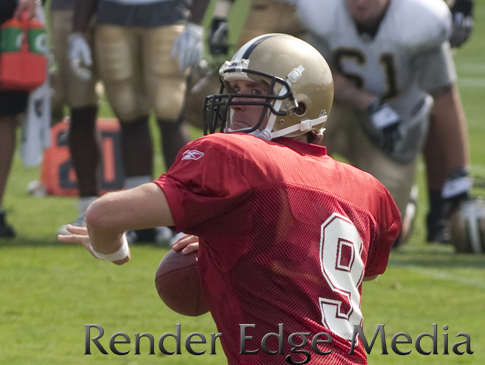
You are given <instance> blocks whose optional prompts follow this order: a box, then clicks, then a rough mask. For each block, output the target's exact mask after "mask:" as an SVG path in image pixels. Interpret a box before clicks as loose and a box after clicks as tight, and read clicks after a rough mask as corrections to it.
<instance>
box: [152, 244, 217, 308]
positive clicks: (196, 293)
mask: <svg viewBox="0 0 485 365" xmlns="http://www.w3.org/2000/svg"><path fill="white" fill-rule="evenodd" d="M155 286H156V288H157V292H158V295H159V296H160V298H161V299H162V301H163V302H164V303H165V304H166V305H167V307H169V308H170V309H172V310H173V311H175V312H177V313H180V314H183V315H185V316H191V317H196V316H200V315H202V314H205V313H207V312H208V311H209V307H208V305H207V302H206V300H205V298H204V296H203V294H202V288H201V286H200V281H199V271H198V268H197V252H193V253H191V254H188V255H184V254H183V253H182V252H181V251H179V252H177V251H174V250H170V251H169V252H168V253H167V254H166V255H165V256H164V257H163V259H162V261H160V264H159V265H158V269H157V273H156V275H155Z"/></svg>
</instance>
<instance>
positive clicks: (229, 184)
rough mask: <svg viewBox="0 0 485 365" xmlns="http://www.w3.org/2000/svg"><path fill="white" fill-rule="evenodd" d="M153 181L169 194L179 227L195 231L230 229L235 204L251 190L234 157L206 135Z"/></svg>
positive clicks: (179, 229) (187, 148)
mask: <svg viewBox="0 0 485 365" xmlns="http://www.w3.org/2000/svg"><path fill="white" fill-rule="evenodd" d="M154 183H155V184H157V185H158V186H159V187H160V188H161V189H162V190H163V192H164V194H165V196H166V197H167V201H168V204H169V206H170V210H171V212H172V216H173V219H174V222H175V228H176V230H177V231H183V232H185V233H190V234H195V235H200V234H201V233H206V232H207V230H210V229H211V227H213V228H214V229H213V231H214V232H215V231H219V232H221V231H222V229H223V228H222V227H226V228H228V229H230V228H231V227H227V226H228V224H229V225H231V224H234V223H233V222H236V221H237V220H235V219H231V216H232V214H233V213H232V212H233V208H234V207H235V206H237V205H240V204H241V202H243V201H245V200H246V198H247V196H248V194H250V192H251V186H250V184H249V183H248V182H247V181H246V179H245V178H244V176H243V174H242V173H241V171H240V170H239V169H238V167H237V163H235V161H234V157H233V156H230V154H229V155H228V152H227V150H226V151H225V152H221V150H220V149H218V148H217V144H213V143H209V142H208V141H207V140H206V139H203V138H202V139H199V140H197V141H195V142H191V143H189V144H188V145H187V146H186V147H185V148H184V149H183V150H182V151H181V152H180V153H179V154H178V156H177V159H176V161H175V163H174V164H173V165H172V167H171V168H170V169H169V170H168V172H167V173H166V174H164V175H162V176H161V177H160V178H159V179H158V180H156V181H154Z"/></svg>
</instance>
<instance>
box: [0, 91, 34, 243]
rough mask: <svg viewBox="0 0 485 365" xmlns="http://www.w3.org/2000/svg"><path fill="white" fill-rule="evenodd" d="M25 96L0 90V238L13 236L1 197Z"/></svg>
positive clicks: (24, 104)
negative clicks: (18, 116) (18, 117)
mask: <svg viewBox="0 0 485 365" xmlns="http://www.w3.org/2000/svg"><path fill="white" fill-rule="evenodd" d="M27 98H28V94H27V93H23V92H11V91H0V238H8V237H14V236H15V231H14V229H13V228H12V227H11V226H9V225H8V224H7V222H6V220H5V211H4V209H3V197H4V194H5V188H6V186H7V180H8V175H9V173H10V167H11V165H12V160H13V156H14V151H15V142H16V133H15V132H16V129H17V124H18V120H17V115H18V114H20V113H22V112H24V111H25V109H26V108H27Z"/></svg>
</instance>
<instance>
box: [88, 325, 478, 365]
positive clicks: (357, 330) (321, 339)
mask: <svg viewBox="0 0 485 365" xmlns="http://www.w3.org/2000/svg"><path fill="white" fill-rule="evenodd" d="M181 327H182V326H181V324H180V323H177V324H175V333H171V332H169V333H164V334H162V335H161V336H160V337H159V339H158V349H159V350H160V352H161V353H163V354H165V355H174V354H177V355H181V354H182V335H181V333H182V329H181ZM384 327H385V325H384V324H378V325H377V327H376V329H375V331H374V333H373V336H372V339H371V341H370V343H369V341H368V340H367V337H366V336H365V334H364V331H363V329H362V327H361V326H360V325H354V326H353V333H352V338H351V340H350V341H349V342H350V351H349V356H352V355H354V349H355V347H356V346H357V344H358V342H359V341H361V342H362V345H363V347H364V350H365V351H366V353H367V354H370V353H371V351H372V349H373V347H374V344H375V343H376V340H377V338H378V337H379V338H380V342H381V355H388V354H389V351H388V346H387V342H388V341H387V338H386V333H385V329H384ZM239 328H240V351H239V354H240V355H248V356H251V355H255V354H257V353H259V351H262V352H264V353H265V354H268V355H276V354H280V355H285V354H284V350H283V349H284V341H285V339H284V335H283V333H284V324H283V323H280V324H278V332H277V333H276V332H274V333H273V332H270V333H267V334H266V335H265V336H264V337H263V338H262V340H261V344H260V347H258V344H256V343H255V342H256V341H254V340H253V336H251V334H250V333H249V332H250V331H251V329H254V328H256V325H255V324H240V325H239ZM432 328H433V329H432V333H428V332H424V333H421V334H419V335H418V336H417V337H416V339H415V341H414V348H415V349H416V351H417V352H418V353H419V354H421V355H431V354H433V355H440V354H441V355H450V339H449V334H448V333H447V332H444V333H442V336H443V338H442V340H441V339H440V340H438V338H439V337H441V336H439V335H438V324H437V323H433V324H432ZM442 328H443V331H448V329H449V327H448V326H447V325H444V326H443V327H442ZM91 329H95V330H97V332H98V333H97V335H96V336H95V337H91ZM84 333H85V343H84V355H91V342H92V343H93V344H94V345H95V346H96V348H97V349H98V351H99V352H100V353H102V354H104V355H108V354H109V353H108V351H107V350H106V348H105V347H104V346H103V345H102V344H101V343H100V342H99V340H100V338H101V337H103V336H104V328H103V327H102V326H100V325H98V324H85V325H84ZM222 336H223V335H222V333H210V340H208V339H207V338H206V336H204V335H203V334H202V333H200V332H192V333H190V334H188V335H187V337H186V338H185V340H184V342H183V343H184V346H185V350H186V351H187V352H188V353H189V354H191V355H203V354H205V353H206V351H207V350H202V351H196V350H194V349H193V347H192V346H193V345H209V346H210V355H216V341H217V339H218V338H219V339H220V338H222ZM121 337H122V338H123V339H120V338H121ZM168 337H173V338H174V339H175V348H174V349H173V351H170V350H169V349H167V348H166V347H165V344H164V341H165V339H167V338H168ZM270 337H276V338H277V339H278V349H277V350H276V349H273V350H270V349H269V348H268V346H267V344H266V342H267V340H268V338H270ZM455 337H456V338H460V337H461V341H458V342H455V343H454V344H453V345H452V347H451V352H452V353H454V354H455V355H464V354H467V355H472V354H473V353H474V351H472V349H471V338H470V336H469V335H468V334H467V333H465V332H459V333H458V334H457V335H456V336H455ZM142 338H146V339H147V340H148V341H149V347H150V350H149V352H148V353H147V354H148V355H155V337H154V336H153V335H152V334H150V333H141V334H140V333H135V334H134V343H135V351H134V353H133V354H134V355H140V354H141V351H140V347H141V346H140V341H141V339H142ZM424 338H429V339H431V344H432V345H431V346H429V340H427V341H426V344H425V346H424V348H423V346H422V344H421V341H422V340H423V339H424ZM295 339H298V341H295ZM309 340H311V341H310V342H311V351H312V352H313V354H312V353H311V352H310V351H308V350H309V349H308V348H305V347H307V345H308V341H309ZM390 342H391V343H390V345H391V346H390V347H391V350H392V352H394V353H395V354H397V355H400V356H405V355H409V354H410V353H411V352H412V351H413V350H412V349H409V348H410V347H411V346H409V345H412V344H413V339H412V337H411V336H410V335H409V334H408V333H406V332H397V333H395V334H394V335H393V336H392V339H391V340H390ZM287 343H288V345H289V346H290V347H291V350H290V352H291V354H286V355H287V356H286V361H287V362H288V363H290V364H306V363H308V362H309V361H310V359H311V357H312V355H320V356H326V355H329V354H331V353H332V351H331V350H329V351H322V349H321V348H319V347H318V345H325V344H327V345H330V344H332V343H333V340H332V337H331V336H330V334H328V333H325V332H320V333H317V334H314V335H312V334H311V333H310V332H295V333H292V334H290V335H289V336H288V338H287ZM121 344H131V338H130V336H129V335H128V334H126V333H124V332H116V333H114V334H113V335H112V336H111V337H110V339H109V346H108V348H109V350H111V352H112V353H113V354H115V355H128V354H129V353H130V350H126V351H121V350H120V349H119V348H117V346H118V345H121ZM406 345H407V347H406V349H404V348H403V347H405V346H406ZM248 347H251V348H253V349H252V350H248ZM376 347H377V346H376ZM430 347H431V348H430ZM463 347H465V348H463ZM428 350H429V351H428ZM439 350H440V351H441V350H442V352H438V351H439ZM145 353H146V352H145ZM292 354H298V356H305V359H304V360H303V361H300V362H294V361H293V360H292V358H291V356H292Z"/></svg>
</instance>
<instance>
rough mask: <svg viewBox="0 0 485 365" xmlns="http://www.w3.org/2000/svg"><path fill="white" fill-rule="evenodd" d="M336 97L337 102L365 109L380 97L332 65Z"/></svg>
mask: <svg viewBox="0 0 485 365" xmlns="http://www.w3.org/2000/svg"><path fill="white" fill-rule="evenodd" d="M332 76H333V83H334V98H335V101H336V102H339V103H342V104H345V105H348V106H350V107H351V108H352V109H354V110H358V111H365V110H367V108H368V107H369V106H370V105H371V104H372V103H374V102H375V101H377V100H378V99H379V98H378V97H377V96H375V95H373V94H371V93H370V92H368V91H366V90H365V89H361V88H358V87H357V86H356V85H355V83H354V82H353V81H352V80H350V79H348V78H347V77H345V76H344V75H343V74H341V73H340V72H338V71H337V70H336V69H335V68H334V67H332Z"/></svg>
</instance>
